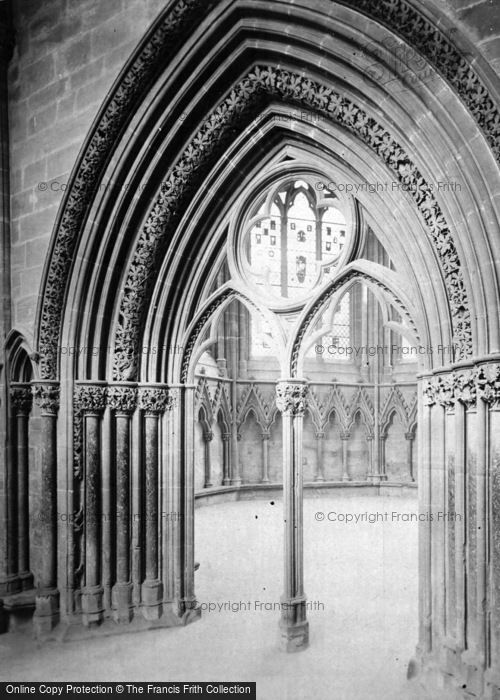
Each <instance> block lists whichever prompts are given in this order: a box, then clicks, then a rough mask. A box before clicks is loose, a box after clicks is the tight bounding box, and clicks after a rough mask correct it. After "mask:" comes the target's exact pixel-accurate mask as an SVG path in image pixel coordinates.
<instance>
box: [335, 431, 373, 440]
mask: <svg viewBox="0 0 500 700" xmlns="http://www.w3.org/2000/svg"><path fill="white" fill-rule="evenodd" d="M350 437H351V433H350V432H349V431H348V430H342V431H341V432H340V439H341V440H349V438H350ZM380 437H382V435H381V436H380Z"/></svg>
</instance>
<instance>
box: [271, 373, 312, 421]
mask: <svg viewBox="0 0 500 700" xmlns="http://www.w3.org/2000/svg"><path fill="white" fill-rule="evenodd" d="M307 389H308V387H307V384H301V383H296V382H278V384H276V406H277V407H278V410H279V411H281V413H283V414H285V415H289V416H294V417H298V416H303V415H304V413H305V410H306V396H307Z"/></svg>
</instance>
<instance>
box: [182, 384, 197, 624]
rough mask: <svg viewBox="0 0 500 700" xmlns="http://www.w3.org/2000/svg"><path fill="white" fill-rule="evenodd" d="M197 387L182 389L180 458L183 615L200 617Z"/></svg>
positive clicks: (184, 616) (187, 386)
mask: <svg viewBox="0 0 500 700" xmlns="http://www.w3.org/2000/svg"><path fill="white" fill-rule="evenodd" d="M195 389H196V387H195V386H192V385H184V386H183V387H182V388H181V391H180V397H179V398H180V401H181V406H180V413H179V419H180V426H179V429H180V434H181V444H180V450H179V455H178V459H179V461H180V465H179V467H180V469H179V471H180V473H179V512H180V532H179V535H180V542H179V547H180V551H179V566H180V571H179V575H180V582H179V593H180V596H181V598H180V600H179V601H178V604H179V614H180V615H182V617H183V619H184V620H185V621H187V620H188V619H190V618H192V617H194V616H196V617H197V616H199V615H200V609H199V608H198V605H197V602H196V596H195V593H194V402H195Z"/></svg>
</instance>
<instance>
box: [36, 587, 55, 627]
mask: <svg viewBox="0 0 500 700" xmlns="http://www.w3.org/2000/svg"><path fill="white" fill-rule="evenodd" d="M58 623H59V591H58V590H57V589H56V588H50V589H41V588H40V589H38V590H37V592H36V597H35V612H34V615H33V633H34V636H35V639H43V638H44V637H46V636H47V635H49V634H50V633H51V632H52V630H53V629H54V627H56V625H57V624H58Z"/></svg>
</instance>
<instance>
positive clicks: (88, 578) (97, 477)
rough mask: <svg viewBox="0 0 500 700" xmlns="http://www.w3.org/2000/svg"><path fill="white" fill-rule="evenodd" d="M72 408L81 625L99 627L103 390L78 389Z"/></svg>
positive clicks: (94, 387)
mask: <svg viewBox="0 0 500 700" xmlns="http://www.w3.org/2000/svg"><path fill="white" fill-rule="evenodd" d="M75 406H76V407H78V408H79V409H80V410H81V411H82V414H83V415H82V420H83V465H84V472H83V483H84V518H83V523H84V535H85V549H84V552H85V554H84V557H85V559H84V587H83V591H82V613H83V624H84V625H85V626H86V627H93V626H96V625H99V624H100V623H101V622H102V620H103V619H104V608H103V587H102V580H101V573H102V571H101V519H102V515H103V514H102V507H101V503H102V500H101V420H102V414H103V412H104V409H105V408H106V387H105V386H98V385H95V384H91V385H79V386H77V387H76V390H75Z"/></svg>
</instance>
